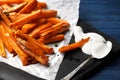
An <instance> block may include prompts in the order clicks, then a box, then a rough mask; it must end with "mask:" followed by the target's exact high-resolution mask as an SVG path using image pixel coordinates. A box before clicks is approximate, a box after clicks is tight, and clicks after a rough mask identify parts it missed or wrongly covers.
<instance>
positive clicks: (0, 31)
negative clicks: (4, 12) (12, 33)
mask: <svg viewBox="0 0 120 80" xmlns="http://www.w3.org/2000/svg"><path fill="white" fill-rule="evenodd" d="M7 34H8V33H6V31H5V29H4V28H3V25H2V24H1V23H0V37H1V39H2V41H3V44H4V45H5V47H6V49H7V50H8V51H9V52H13V48H12V46H11V45H10V43H9V40H8V38H7V36H9V34H8V35H7Z"/></svg>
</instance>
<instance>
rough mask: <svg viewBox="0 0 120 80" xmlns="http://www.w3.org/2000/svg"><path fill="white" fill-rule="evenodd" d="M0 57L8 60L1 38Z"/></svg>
mask: <svg viewBox="0 0 120 80" xmlns="http://www.w3.org/2000/svg"><path fill="white" fill-rule="evenodd" d="M0 55H1V56H2V57H4V58H6V53H5V48H4V45H3V41H2V39H1V38H0Z"/></svg>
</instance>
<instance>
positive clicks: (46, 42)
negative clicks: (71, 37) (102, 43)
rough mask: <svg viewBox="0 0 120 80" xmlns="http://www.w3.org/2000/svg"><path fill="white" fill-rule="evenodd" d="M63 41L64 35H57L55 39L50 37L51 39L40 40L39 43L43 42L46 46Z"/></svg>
mask: <svg viewBox="0 0 120 80" xmlns="http://www.w3.org/2000/svg"><path fill="white" fill-rule="evenodd" d="M63 39H64V35H63V34H59V35H55V36H53V37H50V38H49V39H43V38H39V39H38V40H37V41H38V42H42V43H44V44H48V43H53V42H58V41H62V40H63Z"/></svg>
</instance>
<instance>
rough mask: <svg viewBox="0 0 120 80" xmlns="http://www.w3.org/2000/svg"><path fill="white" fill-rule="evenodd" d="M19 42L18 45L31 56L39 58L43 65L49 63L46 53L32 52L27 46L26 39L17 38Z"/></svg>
mask: <svg viewBox="0 0 120 80" xmlns="http://www.w3.org/2000/svg"><path fill="white" fill-rule="evenodd" d="M17 41H18V42H17V43H18V45H19V46H20V47H21V48H22V49H23V50H24V51H25V52H26V53H27V54H29V55H30V56H31V57H33V58H34V59H35V60H37V61H38V62H40V63H41V64H43V65H47V64H48V57H47V56H45V55H44V54H40V55H37V54H35V53H33V52H32V50H30V49H28V48H26V47H25V46H26V45H25V43H24V42H25V41H22V40H21V39H20V38H18V39H17Z"/></svg>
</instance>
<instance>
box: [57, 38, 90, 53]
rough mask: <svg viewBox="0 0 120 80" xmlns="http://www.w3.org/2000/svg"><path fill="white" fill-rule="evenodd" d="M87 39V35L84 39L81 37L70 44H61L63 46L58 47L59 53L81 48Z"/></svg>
mask: <svg viewBox="0 0 120 80" xmlns="http://www.w3.org/2000/svg"><path fill="white" fill-rule="evenodd" d="M89 39H90V37H88V38H86V39H82V40H81V41H79V42H76V43H72V44H69V45H67V46H63V47H61V48H59V51H60V52H61V53H65V52H68V51H71V50H74V49H77V48H81V47H82V46H83V45H84V44H85V43H86V42H88V41H89Z"/></svg>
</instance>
